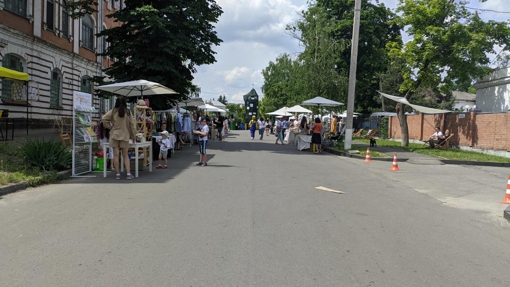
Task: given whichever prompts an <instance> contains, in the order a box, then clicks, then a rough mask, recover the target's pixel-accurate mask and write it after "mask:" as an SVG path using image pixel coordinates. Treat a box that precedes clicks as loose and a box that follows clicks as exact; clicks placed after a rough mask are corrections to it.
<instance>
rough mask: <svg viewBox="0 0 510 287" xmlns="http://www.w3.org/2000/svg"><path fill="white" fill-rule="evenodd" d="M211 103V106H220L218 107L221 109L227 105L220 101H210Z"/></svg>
mask: <svg viewBox="0 0 510 287" xmlns="http://www.w3.org/2000/svg"><path fill="white" fill-rule="evenodd" d="M211 105H213V106H215V107H217V108H220V109H223V108H226V107H227V106H225V104H223V103H222V102H220V101H212V103H211Z"/></svg>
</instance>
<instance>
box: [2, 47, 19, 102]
mask: <svg viewBox="0 0 510 287" xmlns="http://www.w3.org/2000/svg"><path fill="white" fill-rule="evenodd" d="M2 67H4V68H7V69H11V70H15V71H18V72H23V63H22V62H21V58H20V57H17V56H15V55H12V54H7V55H5V56H4V58H3V60H2ZM11 85H12V81H11V80H6V79H2V90H1V92H2V94H1V95H0V98H2V99H6V100H11V99H12V93H11Z"/></svg>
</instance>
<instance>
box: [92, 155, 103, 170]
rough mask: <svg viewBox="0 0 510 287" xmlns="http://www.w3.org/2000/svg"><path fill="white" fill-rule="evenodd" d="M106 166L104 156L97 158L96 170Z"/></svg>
mask: <svg viewBox="0 0 510 287" xmlns="http://www.w3.org/2000/svg"><path fill="white" fill-rule="evenodd" d="M103 166H104V157H98V158H96V165H95V166H94V171H103V170H104V169H103Z"/></svg>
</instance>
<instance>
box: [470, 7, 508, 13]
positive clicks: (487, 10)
mask: <svg viewBox="0 0 510 287" xmlns="http://www.w3.org/2000/svg"><path fill="white" fill-rule="evenodd" d="M464 7H465V8H467V9H471V10H476V11H482V12H493V13H501V14H510V12H508V11H497V10H492V9H481V8H473V7H468V6H464Z"/></svg>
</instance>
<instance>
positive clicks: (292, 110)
mask: <svg viewBox="0 0 510 287" xmlns="http://www.w3.org/2000/svg"><path fill="white" fill-rule="evenodd" d="M287 112H289V113H305V114H311V113H312V111H310V110H309V109H305V108H303V107H302V106H300V105H295V106H293V107H290V108H288V109H287Z"/></svg>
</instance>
